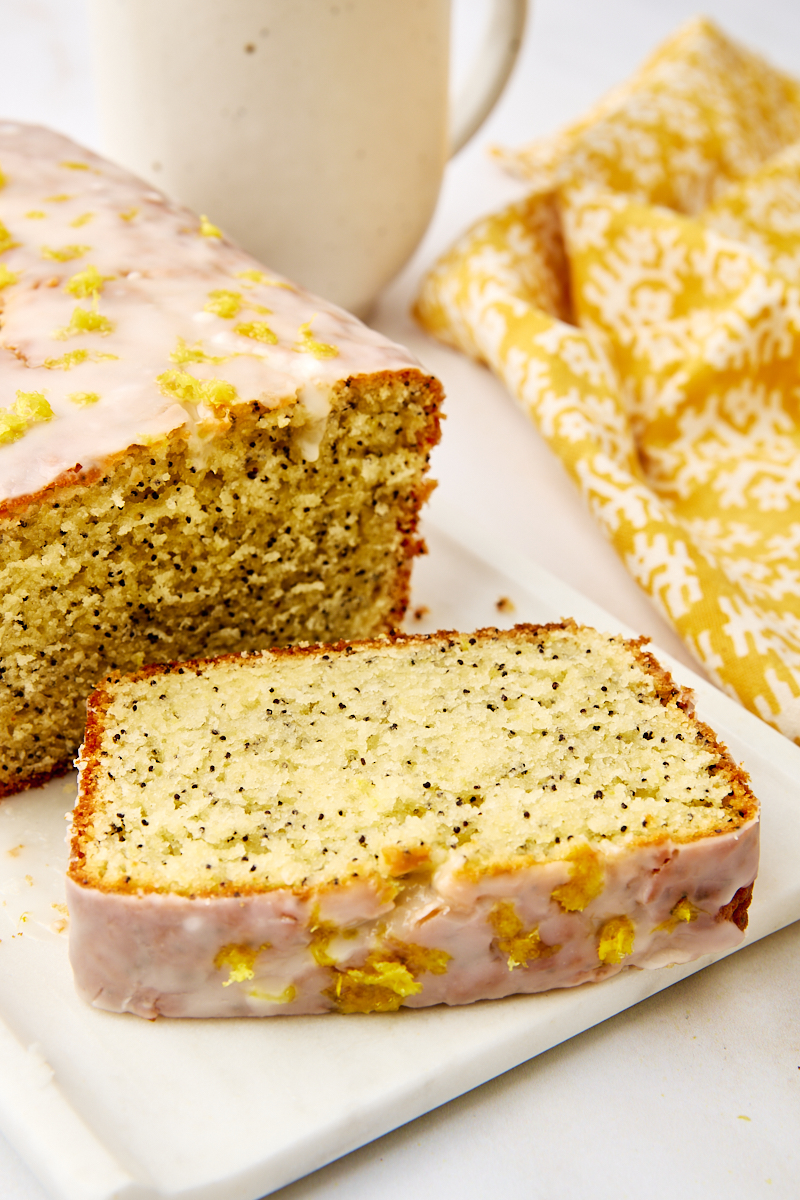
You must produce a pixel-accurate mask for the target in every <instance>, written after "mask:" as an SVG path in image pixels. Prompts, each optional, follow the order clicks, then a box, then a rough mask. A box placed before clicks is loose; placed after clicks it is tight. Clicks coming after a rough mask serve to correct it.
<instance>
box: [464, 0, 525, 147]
mask: <svg viewBox="0 0 800 1200" xmlns="http://www.w3.org/2000/svg"><path fill="white" fill-rule="evenodd" d="M527 8H528V5H527V0H494V6H493V11H492V16H491V20H490V22H489V28H488V29H487V31H486V36H485V38H484V40H483V44H482V45H481V48H480V51H479V53H478V54H477V55H476V57H475V59H474V61H473V63H472V67H471V69H470V71H469V72H468V74H467V78H466V80H465V81H464V83H463V84H462V86H461V88H460V89H459V91H458V94H457V95H456V97H455V101H454V103H453V110H452V113H451V115H450V157H451V158H452V156H453V155H454V154H455V153H456V152H457V151H459V150H460V149H461V147H462V146H464V145H465V144H466V143H467V142H468V141H469V139H470V138H471V137H472V135H473V134H474V133H477V132H478V130H479V129H480V127H481V125H482V124H483V122H484V121H485V120H486V118H487V117H488V116H489V113H490V112H491V111H492V109H493V108H494V106H495V104H496V103H497V101H498V100H499V99H500V96H501V93H502V91H503V88H504V87H505V86H506V83H507V81H508V77H509V75H510V74H511V71H512V68H513V66H514V63H515V62H516V59H517V54H518V53H519V48H520V46H521V45H522V35H523V32H524V30H525V18H526V15H527Z"/></svg>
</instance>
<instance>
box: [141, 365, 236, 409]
mask: <svg viewBox="0 0 800 1200" xmlns="http://www.w3.org/2000/svg"><path fill="white" fill-rule="evenodd" d="M156 383H157V384H158V386H159V388H160V389H161V391H162V392H163V393H164V395H165V396H172V397H174V399H176V400H183V401H184V402H188V403H190V404H207V405H208V406H209V407H210V408H224V407H226V406H227V405H230V404H233V403H234V402H235V401H236V400H237V399H238V398H239V397H238V393H237V391H236V388H235V387H234V386H233V384H232V383H228V382H227V381H226V380H225V379H197V378H195V376H194V375H189V374H188V373H187V372H186V371H165V372H164V373H163V375H159V376H158V378H157V379H156Z"/></svg>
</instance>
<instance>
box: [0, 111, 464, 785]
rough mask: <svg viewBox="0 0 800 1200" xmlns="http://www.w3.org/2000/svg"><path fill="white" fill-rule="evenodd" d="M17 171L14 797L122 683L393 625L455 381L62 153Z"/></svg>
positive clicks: (6, 478) (6, 705) (9, 133)
mask: <svg viewBox="0 0 800 1200" xmlns="http://www.w3.org/2000/svg"><path fill="white" fill-rule="evenodd" d="M0 168H1V169H2V176H1V177H0V183H2V187H1V188H0V304H2V312H1V314H0V318H1V320H2V327H1V328H0V598H1V599H0V613H1V619H0V795H4V794H7V793H9V792H13V791H16V790H17V789H18V788H20V787H22V786H25V785H30V784H34V783H38V782H42V781H43V780H44V779H46V778H48V776H49V775H50V774H52V773H54V772H58V771H61V770H63V769H65V768H66V767H67V766H69V765H70V763H71V761H72V758H73V756H74V754H75V752H76V750H77V748H78V746H79V744H80V739H81V736H82V730H83V724H84V719H85V700H86V696H87V695H88V694H89V692H90V691H91V689H92V687H93V686H94V684H95V683H96V682H97V680H99V679H101V678H102V677H103V676H105V675H106V674H107V673H108V672H109V671H110V670H120V671H123V670H134V669H136V668H138V667H140V666H142V665H143V664H145V663H149V662H166V661H171V660H174V659H178V658H186V657H194V656H197V655H204V656H205V655H213V654H217V653H221V652H225V651H231V650H240V649H254V648H256V647H265V646H270V645H285V644H289V643H292V642H294V641H297V640H300V639H305V640H310V641H316V640H320V639H326V640H327V639H337V638H353V637H367V636H371V635H374V634H376V633H379V632H381V631H383V630H386V629H389V628H392V627H393V626H394V625H395V624H396V623H397V621H398V620H399V619H400V617H401V616H402V613H403V610H404V608H405V604H406V600H407V594H408V579H409V571H410V564H411V561H412V558H413V556H414V555H415V554H416V553H417V552H418V550H419V548H420V543H419V539H418V538H417V536H416V524H417V516H418V512H419V508H420V505H421V503H422V501H423V500H424V498H425V496H426V494H427V492H428V490H429V487H430V485H429V484H428V483H427V482H426V479H425V475H426V470H427V463H428V455H429V451H430V449H431V446H432V445H433V444H434V443H435V442H436V441H437V439H438V409H439V404H440V400H441V389H440V387H439V385H438V383H437V382H436V381H435V380H433V379H431V378H430V377H429V376H427V375H426V374H425V373H424V372H423V371H422V370H421V369H420V367H419V364H418V363H417V362H416V361H415V360H414V359H413V358H412V357H411V356H410V355H409V354H408V353H407V351H405V350H403V349H402V348H401V347H399V346H395V345H393V344H392V343H390V342H388V341H387V340H386V339H384V338H383V337H381V336H379V335H378V334H376V333H374V332H373V331H372V330H369V329H367V328H366V327H365V326H363V325H362V324H360V322H358V321H356V320H355V318H353V317H351V316H349V315H348V314H346V313H344V312H342V311H341V310H339V309H336V308H333V307H332V306H331V305H329V304H327V303H325V302H324V301H322V300H318V299H316V298H314V297H311V296H309V295H308V294H307V293H305V292H303V291H302V290H301V289H299V288H296V287H294V286H293V285H292V284H290V283H289V282H288V281H286V280H284V279H281V278H278V277H276V276H274V275H273V274H272V273H270V272H269V271H267V270H265V269H264V268H262V267H261V266H260V265H259V264H258V263H256V262H254V261H253V260H252V259H250V258H249V257H248V256H247V255H246V254H244V253H243V252H242V251H240V250H239V249H238V248H236V247H235V246H233V245H231V244H229V243H228V242H226V240H225V239H224V237H223V236H222V235H221V233H220V231H219V230H218V229H216V228H215V227H214V226H213V224H212V223H211V222H210V221H208V220H207V219H205V218H204V219H200V218H198V217H195V216H194V215H193V214H191V213H190V212H188V211H186V210H184V209H182V208H179V207H178V206H176V205H174V204H172V203H171V202H169V201H168V200H167V199H166V198H165V197H164V196H162V195H161V194H159V193H158V192H155V191H153V190H152V188H150V187H149V186H147V185H145V184H143V183H141V182H140V181H138V180H137V179H135V178H133V177H132V176H130V175H129V174H127V173H126V172H124V171H122V170H121V169H119V168H117V167H115V166H113V165H112V164H110V163H108V162H105V161H104V160H102V159H100V158H98V157H97V156H95V155H93V154H91V153H89V152H88V151H86V150H83V149H82V148H81V147H78V146H76V145H74V144H73V143H71V142H69V141H68V140H67V139H65V138H63V137H61V136H59V135H57V134H55V133H52V132H50V131H48V130H45V129H38V128H33V127H25V126H20V125H11V124H8V123H0Z"/></svg>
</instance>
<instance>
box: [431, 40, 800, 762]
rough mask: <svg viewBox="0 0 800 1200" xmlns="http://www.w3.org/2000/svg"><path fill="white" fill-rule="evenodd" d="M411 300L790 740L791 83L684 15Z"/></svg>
mask: <svg viewBox="0 0 800 1200" xmlns="http://www.w3.org/2000/svg"><path fill="white" fill-rule="evenodd" d="M505 159H506V161H507V162H509V163H511V162H513V165H514V167H515V169H516V170H518V171H519V172H520V173H523V174H525V175H527V176H528V177H529V178H530V179H531V180H532V182H533V184H534V187H535V190H534V192H533V194H532V195H531V196H530V197H529V198H528V199H527V200H525V201H522V202H520V203H518V204H515V205H512V206H511V207H509V208H507V209H506V210H505V211H504V212H501V213H499V214H497V215H495V216H492V217H489V218H487V219H485V220H483V221H481V222H480V223H479V224H478V225H477V226H475V227H474V228H473V229H472V230H470V231H469V232H468V233H467V234H466V235H465V236H464V237H463V238H462V239H461V240H460V241H459V242H458V243H457V244H456V245H455V246H454V247H453V249H452V250H451V251H450V252H449V253H448V254H447V255H446V256H445V257H444V258H443V259H442V260H441V261H440V262H439V263H438V265H437V266H436V268H435V269H434V270H433V272H432V273H431V274H430V275H429V277H428V278H427V280H426V281H425V283H424V285H423V288H422V291H421V293H420V297H419V299H418V302H417V306H416V313H417V316H418V318H419V320H420V321H421V322H422V324H423V325H424V326H425V327H426V328H427V329H428V330H429V331H430V332H432V333H433V334H435V335H436V336H438V337H439V338H441V339H442V340H443V341H446V342H448V343H449V344H451V345H454V346H456V347H459V348H460V349H462V350H464V351H466V352H467V353H468V354H471V355H472V356H473V357H475V358H477V359H479V360H481V361H483V362H486V363H488V365H489V366H490V367H491V368H492V369H493V370H495V371H496V372H497V373H498V375H500V376H501V378H503V379H504V381H505V382H506V384H507V385H508V387H509V388H510V389H511V391H512V392H513V393H514V394H515V395H516V396H517V397H518V399H519V400H520V401H521V403H522V404H523V406H524V407H525V409H526V410H527V411H528V412H529V414H530V415H531V417H532V418H533V420H534V421H535V422H536V424H537V425H538V427H539V429H540V431H541V433H542V434H543V436H544V437H545V438H546V439H547V440H548V442H549V443H550V445H551V446H552V448H553V449H554V450H555V452H556V453H557V454H558V455H559V456H560V457H561V459H562V460H563V462H564V463H565V465H566V467H567V469H568V470H569V472H570V473H571V475H572V477H573V479H574V480H575V482H576V483H577V485H578V486H579V487H580V489H581V491H582V493H583V495H584V497H585V499H586V501H587V503H588V505H589V507H590V509H591V511H592V512H593V513H594V515H595V516H596V517H597V519H598V521H599V522H600V524H601V525H602V527H603V529H604V531H605V532H606V534H607V536H608V537H609V539H610V540H611V542H612V543H613V544H614V546H615V547H616V549H617V551H618V553H619V554H620V556H621V558H622V561H623V562H624V563H625V565H626V567H627V569H628V570H629V571H630V572H631V574H632V575H633V577H634V578H635V579H636V580H637V581H638V582H639V583H640V584H641V586H642V587H643V588H644V589H645V590H646V591H647V592H648V593H649V594H650V596H651V597H652V599H653V601H654V603H655V604H656V605H657V607H658V608H659V610H660V611H661V612H662V613H663V614H664V615H665V616H666V617H667V619H668V620H669V621H670V622H671V623H672V625H673V626H674V627H675V629H676V630H677V631H678V632H679V634H681V636H682V637H683V639H684V641H685V643H686V645H687V646H688V648H689V649H690V650H691V652H692V653H693V654H694V655H695V657H696V658H697V660H698V661H699V662H700V663H702V665H703V666H704V667H705V669H706V670H707V671H708V673H709V674H710V675H711V676H712V677H714V678H715V679H716V680H717V681H718V682H719V683H720V685H721V686H722V687H723V688H725V690H726V691H728V692H729V693H730V694H732V695H736V696H738V697H739V699H740V700H741V701H742V702H743V703H744V704H745V705H747V707H748V708H750V709H751V710H752V711H753V712H756V713H758V715H760V716H761V717H763V718H764V719H765V720H767V721H769V722H770V723H772V724H773V725H775V726H776V728H778V729H780V730H781V731H782V732H783V733H785V734H786V735H787V736H789V737H792V738H794V739H795V740H796V741H800V84H798V83H796V82H795V81H794V80H792V79H789V78H788V77H786V76H785V75H782V74H781V73H779V72H778V71H775V70H774V69H773V68H771V67H770V66H769V65H768V64H767V63H765V62H763V60H761V59H759V58H758V57H757V56H755V55H753V54H750V53H749V52H748V51H746V50H744V49H742V48H740V47H738V46H736V45H735V44H734V43H732V42H730V41H729V40H728V39H727V38H725V36H724V35H723V34H722V33H721V32H720V31H719V30H717V29H716V28H715V27H714V26H713V25H712V24H711V23H710V22H708V21H705V20H698V21H693V22H691V23H690V24H689V25H688V26H687V27H685V28H684V29H683V30H681V31H679V32H678V34H677V35H675V37H673V38H672V39H671V40H670V41H669V42H668V43H666V45H665V46H664V47H662V48H661V49H660V50H659V51H658V52H657V53H656V54H655V55H654V56H653V57H652V58H651V60H650V61H649V63H647V64H645V66H644V67H643V68H642V69H641V70H640V71H639V72H638V73H637V75H636V76H635V77H634V78H633V80H631V81H630V82H629V83H627V84H625V85H624V86H623V87H621V88H618V89H617V90H616V91H615V92H614V93H612V94H611V95H610V96H609V97H607V98H606V99H605V100H603V101H602V102H601V103H600V104H599V105H598V106H597V108H596V109H595V110H594V111H593V113H591V114H590V115H589V116H588V117H587V118H586V119H585V120H584V121H582V122H579V123H577V124H576V125H574V126H572V127H571V128H570V129H568V130H566V131H565V132H563V133H561V134H558V135H556V136H555V137H553V138H550V139H548V140H547V141H546V142H544V143H538V144H537V145H534V146H532V147H528V148H527V149H525V150H523V151H522V152H521V153H520V154H518V155H515V156H513V159H512V156H511V155H509V154H506V155H505Z"/></svg>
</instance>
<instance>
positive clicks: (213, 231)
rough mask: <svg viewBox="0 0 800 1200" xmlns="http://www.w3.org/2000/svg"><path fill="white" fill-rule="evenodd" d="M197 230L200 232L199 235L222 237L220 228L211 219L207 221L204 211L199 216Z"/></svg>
mask: <svg viewBox="0 0 800 1200" xmlns="http://www.w3.org/2000/svg"><path fill="white" fill-rule="evenodd" d="M198 232H199V233H200V236H201V237H215V238H221V237H222V230H221V229H218V228H217V226H216V225H215V224H214V223H213V222H212V221H209V219H208V217H207V216H206V215H205V213H203V214H202V215H201V217H200V229H199V231H198Z"/></svg>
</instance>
